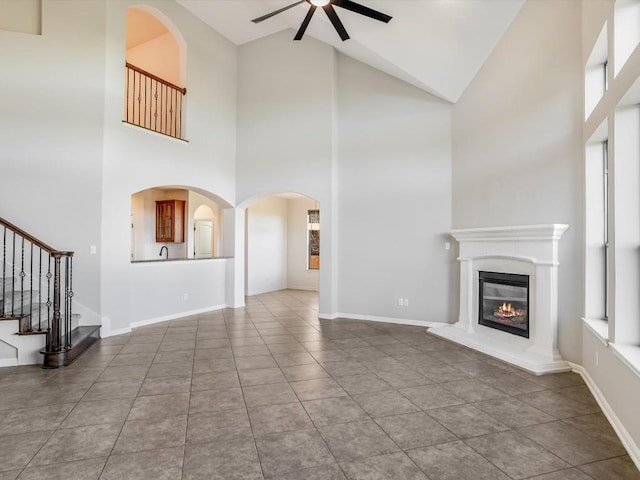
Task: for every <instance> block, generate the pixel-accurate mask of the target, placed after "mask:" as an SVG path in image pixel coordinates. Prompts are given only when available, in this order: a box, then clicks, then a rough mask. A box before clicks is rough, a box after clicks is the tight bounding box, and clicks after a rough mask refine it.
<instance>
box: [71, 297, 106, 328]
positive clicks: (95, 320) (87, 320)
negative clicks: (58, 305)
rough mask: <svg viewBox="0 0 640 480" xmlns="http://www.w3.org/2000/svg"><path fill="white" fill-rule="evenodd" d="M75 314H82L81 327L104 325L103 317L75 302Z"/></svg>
mask: <svg viewBox="0 0 640 480" xmlns="http://www.w3.org/2000/svg"><path fill="white" fill-rule="evenodd" d="M73 313H79V314H80V325H102V316H101V315H100V314H98V313H97V312H94V311H93V310H91V309H90V308H87V307H86V306H84V305H83V304H81V303H78V302H76V301H74V302H73Z"/></svg>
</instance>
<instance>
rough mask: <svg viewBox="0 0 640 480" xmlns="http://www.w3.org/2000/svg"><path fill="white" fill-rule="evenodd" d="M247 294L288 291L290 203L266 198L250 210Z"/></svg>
mask: <svg viewBox="0 0 640 480" xmlns="http://www.w3.org/2000/svg"><path fill="white" fill-rule="evenodd" d="M246 228H247V256H246V272H247V273H246V275H247V276H246V285H247V289H246V293H247V295H258V294H260V293H265V292H272V291H274V290H282V289H284V288H287V200H286V199H284V198H279V197H273V196H271V197H266V198H263V199H261V200H259V201H257V202H255V203H253V204H252V205H251V206H250V207H249V208H248V209H247V223H246Z"/></svg>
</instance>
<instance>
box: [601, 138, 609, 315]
mask: <svg viewBox="0 0 640 480" xmlns="http://www.w3.org/2000/svg"><path fill="white" fill-rule="evenodd" d="M602 192H603V195H602V207H603V208H602V231H603V245H604V249H603V257H604V258H603V262H604V272H603V275H604V279H603V280H604V320H608V319H609V265H610V260H609V141H608V140H605V141H604V142H602Z"/></svg>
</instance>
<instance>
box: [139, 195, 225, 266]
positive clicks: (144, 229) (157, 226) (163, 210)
mask: <svg viewBox="0 0 640 480" xmlns="http://www.w3.org/2000/svg"><path fill="white" fill-rule="evenodd" d="M229 207H230V205H229V204H228V203H227V202H225V201H224V200H222V199H220V198H219V197H216V196H215V195H213V194H210V193H207V192H203V191H200V190H196V189H193V188H180V187H173V186H165V187H153V188H148V189H146V190H142V191H140V192H136V193H134V194H132V195H131V261H134V262H140V261H153V260H167V259H171V260H184V259H191V258H199V259H202V258H215V257H219V256H222V250H223V242H222V233H223V230H224V221H223V219H224V215H222V211H223V209H225V208H229ZM198 222H202V223H201V224H200V225H199V223H198ZM207 222H208V223H207ZM207 225H208V226H209V228H208V229H207ZM198 235H200V238H198V237H197V236H198ZM201 242H202V243H204V244H203V245H201ZM197 252H198V253H199V254H196V253H197Z"/></svg>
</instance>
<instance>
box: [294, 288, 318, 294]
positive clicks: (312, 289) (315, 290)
mask: <svg viewBox="0 0 640 480" xmlns="http://www.w3.org/2000/svg"><path fill="white" fill-rule="evenodd" d="M287 290H298V291H300V292H316V293H318V289H316V288H311V287H287Z"/></svg>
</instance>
